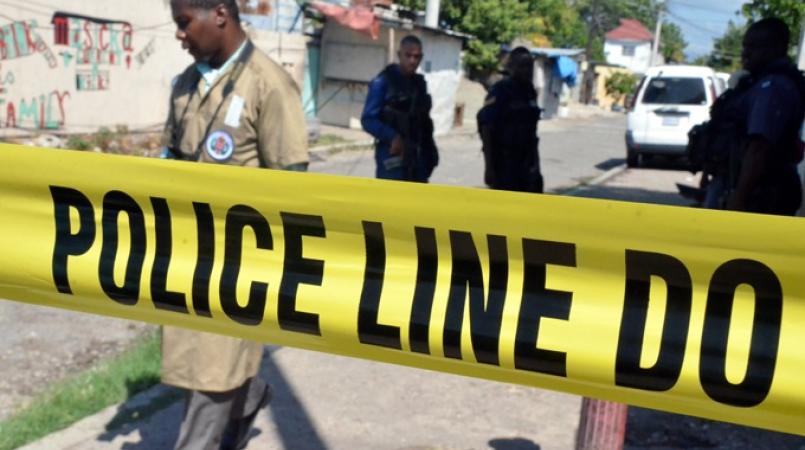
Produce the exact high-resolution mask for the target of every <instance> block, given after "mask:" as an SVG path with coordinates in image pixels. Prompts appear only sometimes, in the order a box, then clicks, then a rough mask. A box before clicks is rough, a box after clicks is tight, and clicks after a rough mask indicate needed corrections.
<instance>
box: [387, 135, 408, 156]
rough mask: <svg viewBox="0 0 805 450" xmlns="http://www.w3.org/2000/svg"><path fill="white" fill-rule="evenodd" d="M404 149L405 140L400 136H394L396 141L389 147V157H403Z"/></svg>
mask: <svg viewBox="0 0 805 450" xmlns="http://www.w3.org/2000/svg"><path fill="white" fill-rule="evenodd" d="M404 148H405V143H404V142H403V138H402V137H401V136H400V135H399V134H398V135H397V136H394V140H392V141H391V147H389V155H391V156H399V155H402V153H403V149H404Z"/></svg>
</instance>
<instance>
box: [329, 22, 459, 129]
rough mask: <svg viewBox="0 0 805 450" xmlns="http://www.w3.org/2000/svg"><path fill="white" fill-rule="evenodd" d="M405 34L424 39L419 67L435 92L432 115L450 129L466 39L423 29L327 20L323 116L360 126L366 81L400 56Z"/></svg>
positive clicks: (333, 121) (437, 125) (437, 126)
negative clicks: (361, 27)
mask: <svg viewBox="0 0 805 450" xmlns="http://www.w3.org/2000/svg"><path fill="white" fill-rule="evenodd" d="M406 34H414V35H416V36H418V37H419V38H420V39H422V43H423V47H424V48H423V53H424V57H423V60H422V64H421V66H420V72H421V73H423V74H424V75H425V80H426V81H427V82H428V91H429V92H430V94H431V96H432V98H433V109H432V111H431V117H432V118H433V122H434V126H435V129H436V133H437V134H444V133H446V132H447V131H449V130H450V127H451V126H452V123H453V115H454V112H455V111H454V106H455V101H456V91H457V89H458V83H459V81H460V79H461V73H462V72H461V40H459V39H456V38H451V37H449V36H445V35H442V34H436V33H431V32H427V31H424V30H422V29H419V28H417V29H414V30H400V29H391V28H389V27H387V26H382V27H381V28H380V37H379V38H378V39H377V40H376V41H373V40H372V39H370V38H369V37H368V36H366V35H364V34H361V33H358V32H355V31H352V30H349V29H347V28H345V27H342V26H340V25H337V24H334V23H332V22H328V23H327V25H326V26H325V29H324V34H323V36H322V44H321V53H322V59H321V64H322V71H321V74H322V79H321V82H320V86H319V113H318V117H319V119H320V120H321V121H322V122H323V123H326V124H329V125H337V126H343V127H351V128H360V117H361V113H362V112H363V105H364V103H365V101H366V94H367V85H368V82H369V81H371V80H372V79H373V78H374V77H375V76H377V74H379V73H380V71H382V70H383V68H384V67H386V65H388V64H389V63H392V62H395V61H396V58H397V57H396V52H397V43H398V42H399V40H400V39H401V38H402V37H403V36H405V35H406Z"/></svg>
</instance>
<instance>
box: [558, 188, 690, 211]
mask: <svg viewBox="0 0 805 450" xmlns="http://www.w3.org/2000/svg"><path fill="white" fill-rule="evenodd" d="M573 196H575V197H584V198H597V199H605V200H619V201H626V202H636V203H652V204H655V205H672V206H692V204H693V201H692V200H689V199H685V198H683V197H682V196H681V195H679V194H678V193H676V192H660V191H652V190H649V189H640V188H632V187H623V186H583V187H580V188H578V189H576V190H575V191H574V192H573Z"/></svg>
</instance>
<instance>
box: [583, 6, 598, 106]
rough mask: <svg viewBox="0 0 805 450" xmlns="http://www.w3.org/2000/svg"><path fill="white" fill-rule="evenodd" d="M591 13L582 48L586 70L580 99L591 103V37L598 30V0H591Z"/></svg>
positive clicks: (593, 74)
mask: <svg viewBox="0 0 805 450" xmlns="http://www.w3.org/2000/svg"><path fill="white" fill-rule="evenodd" d="M592 2H593V5H592V14H591V17H590V28H589V29H588V30H587V47H586V48H585V49H584V57H585V58H586V59H587V70H586V71H585V72H584V77H583V83H584V84H583V86H582V101H583V102H584V103H587V104H589V103H591V102H592V100H593V84H594V83H595V69H593V39H595V34H596V32H597V31H598V7H599V6H600V0H592Z"/></svg>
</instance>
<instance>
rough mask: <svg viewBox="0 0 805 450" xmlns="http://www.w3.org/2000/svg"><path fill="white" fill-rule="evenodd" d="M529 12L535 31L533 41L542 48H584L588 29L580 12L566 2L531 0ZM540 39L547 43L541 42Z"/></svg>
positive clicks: (564, 0) (562, 0)
mask: <svg viewBox="0 0 805 450" xmlns="http://www.w3.org/2000/svg"><path fill="white" fill-rule="evenodd" d="M528 12H529V16H530V17H531V19H530V21H531V26H530V27H529V28H531V29H532V30H533V34H532V39H531V40H532V41H533V42H535V43H539V44H540V46H545V47H558V48H579V47H584V45H585V44H586V41H587V28H586V26H585V25H584V22H583V21H582V20H581V17H580V16H579V12H578V10H576V9H575V8H573V7H571V6H570V5H569V4H568V3H567V1H566V0H529V1H528ZM539 37H544V38H545V41H544V42H540V41H539Z"/></svg>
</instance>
